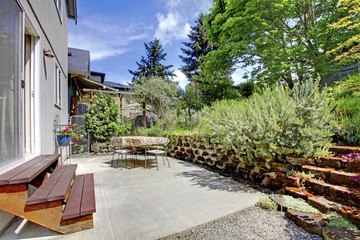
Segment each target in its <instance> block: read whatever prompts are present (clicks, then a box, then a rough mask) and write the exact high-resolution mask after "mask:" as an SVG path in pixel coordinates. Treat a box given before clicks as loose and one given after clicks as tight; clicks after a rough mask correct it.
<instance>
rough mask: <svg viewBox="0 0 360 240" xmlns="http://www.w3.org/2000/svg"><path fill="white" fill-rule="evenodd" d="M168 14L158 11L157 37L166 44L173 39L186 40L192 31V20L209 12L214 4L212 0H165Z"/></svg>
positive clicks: (155, 35)
mask: <svg viewBox="0 0 360 240" xmlns="http://www.w3.org/2000/svg"><path fill="white" fill-rule="evenodd" d="M163 2H164V3H165V10H166V11H167V13H166V14H163V13H157V14H156V18H157V20H158V27H157V29H156V32H155V34H154V37H155V38H158V39H160V40H161V42H162V43H164V44H171V41H172V40H174V39H175V40H186V39H187V35H188V34H189V33H190V30H191V24H193V23H192V22H191V23H189V22H190V21H193V20H194V16H198V15H199V14H200V13H206V12H208V10H209V8H210V7H211V6H212V1H210V0H163Z"/></svg>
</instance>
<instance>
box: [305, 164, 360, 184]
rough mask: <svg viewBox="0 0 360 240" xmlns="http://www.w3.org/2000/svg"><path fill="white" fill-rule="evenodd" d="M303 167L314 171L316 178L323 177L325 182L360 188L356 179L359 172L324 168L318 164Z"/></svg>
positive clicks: (308, 171)
mask: <svg viewBox="0 0 360 240" xmlns="http://www.w3.org/2000/svg"><path fill="white" fill-rule="evenodd" d="M302 169H303V171H304V172H305V173H312V174H314V175H315V177H316V178H318V179H322V180H324V181H325V182H328V183H331V184H335V185H341V186H346V187H351V188H360V184H359V182H358V181H356V180H355V177H356V176H357V175H358V174H359V173H353V172H346V171H342V170H335V169H334V168H322V167H316V166H309V165H304V166H302Z"/></svg>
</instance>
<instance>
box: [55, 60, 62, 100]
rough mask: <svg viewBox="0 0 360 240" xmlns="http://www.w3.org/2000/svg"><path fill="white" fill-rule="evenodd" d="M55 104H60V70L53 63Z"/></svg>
mask: <svg viewBox="0 0 360 240" xmlns="http://www.w3.org/2000/svg"><path fill="white" fill-rule="evenodd" d="M55 104H56V105H57V106H59V107H60V106H61V70H60V68H59V67H58V65H57V64H55Z"/></svg>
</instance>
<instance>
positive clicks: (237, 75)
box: [231, 69, 247, 85]
mask: <svg viewBox="0 0 360 240" xmlns="http://www.w3.org/2000/svg"><path fill="white" fill-rule="evenodd" d="M243 75H244V70H241V69H237V70H236V71H235V72H234V73H233V74H232V75H231V77H232V80H233V81H234V85H237V84H240V83H243V82H246V81H247V80H246V79H244V78H243Z"/></svg>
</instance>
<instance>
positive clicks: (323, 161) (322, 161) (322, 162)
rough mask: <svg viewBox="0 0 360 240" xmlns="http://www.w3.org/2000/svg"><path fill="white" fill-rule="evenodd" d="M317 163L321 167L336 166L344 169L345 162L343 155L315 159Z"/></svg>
mask: <svg viewBox="0 0 360 240" xmlns="http://www.w3.org/2000/svg"><path fill="white" fill-rule="evenodd" d="M315 163H316V165H317V166H319V167H326V168H335V169H344V168H345V166H346V165H345V162H343V159H342V158H341V157H328V156H326V157H320V158H318V159H316V160H315Z"/></svg>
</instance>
